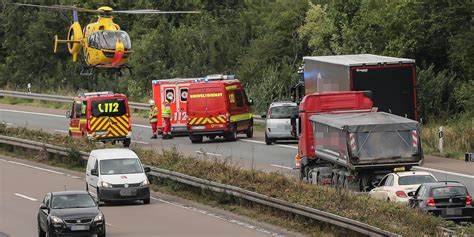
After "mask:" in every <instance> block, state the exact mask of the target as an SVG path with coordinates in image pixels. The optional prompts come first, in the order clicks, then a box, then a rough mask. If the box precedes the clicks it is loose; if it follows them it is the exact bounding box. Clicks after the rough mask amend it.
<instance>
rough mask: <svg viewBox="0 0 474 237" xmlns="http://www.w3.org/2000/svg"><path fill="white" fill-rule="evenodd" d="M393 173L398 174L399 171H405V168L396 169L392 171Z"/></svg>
mask: <svg viewBox="0 0 474 237" xmlns="http://www.w3.org/2000/svg"><path fill="white" fill-rule="evenodd" d="M393 171H394V172H400V171H405V167H404V166H402V167H396V168H394V169H393Z"/></svg>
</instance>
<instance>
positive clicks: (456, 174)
mask: <svg viewBox="0 0 474 237" xmlns="http://www.w3.org/2000/svg"><path fill="white" fill-rule="evenodd" d="M413 168H414V169H420V170H426V171H432V172H439V173H443V174H450V175H454V176H461V177H464V178H469V179H474V176H472V175H467V174H461V173H456V172H449V171H444V170H438V169H432V168H427V167H421V166H415V167H413Z"/></svg>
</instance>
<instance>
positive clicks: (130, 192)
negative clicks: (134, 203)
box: [120, 189, 137, 197]
mask: <svg viewBox="0 0 474 237" xmlns="http://www.w3.org/2000/svg"><path fill="white" fill-rule="evenodd" d="M136 195H137V191H136V190H132V189H122V190H120V196H122V197H130V196H136Z"/></svg>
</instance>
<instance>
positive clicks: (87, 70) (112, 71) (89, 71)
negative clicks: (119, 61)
mask: <svg viewBox="0 0 474 237" xmlns="http://www.w3.org/2000/svg"><path fill="white" fill-rule="evenodd" d="M122 68H126V69H128V72H129V73H130V75H132V74H133V71H132V67H131V66H129V65H126V64H124V65H120V66H118V67H117V66H109V65H97V66H82V69H81V76H93V75H94V74H95V73H96V71H97V69H99V70H104V71H107V74H108V75H109V76H114V77H121V76H122V75H123V74H122Z"/></svg>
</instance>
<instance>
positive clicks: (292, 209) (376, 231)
mask: <svg viewBox="0 0 474 237" xmlns="http://www.w3.org/2000/svg"><path fill="white" fill-rule="evenodd" d="M0 144H8V145H12V146H17V147H22V148H27V149H34V150H38V151H44V150H46V151H47V152H49V153H52V154H60V155H68V154H70V150H69V149H68V148H64V147H59V146H54V145H50V144H45V143H41V142H35V141H30V140H25V139H20V138H15V137H9V136H4V135H0ZM80 154H81V157H82V158H83V159H86V160H87V158H88V155H89V154H88V153H86V152H80ZM150 168H151V170H152V171H151V172H150V175H153V176H156V177H160V178H166V179H170V180H174V181H176V182H180V183H183V184H187V185H190V186H194V187H198V188H203V189H209V190H212V191H214V192H218V193H226V194H230V195H232V196H234V197H238V198H241V199H244V200H247V201H250V202H254V203H258V204H260V205H264V206H268V207H271V208H275V209H278V210H282V211H285V212H289V213H293V214H297V215H301V216H305V217H307V218H310V219H314V220H317V221H319V222H323V223H328V224H331V225H334V226H337V227H339V228H343V229H348V230H352V231H354V232H357V233H360V234H364V235H368V236H400V235H397V234H395V233H391V232H388V231H385V230H382V229H380V228H378V227H374V226H371V225H368V224H365V223H362V222H360V221H356V220H352V219H349V218H346V217H342V216H338V215H335V214H332V213H328V212H324V211H321V210H317V209H314V208H310V207H305V206H302V205H298V204H293V203H289V202H286V201H283V200H280V199H277V198H272V197H268V196H265V195H262V194H259V193H256V192H252V191H248V190H245V189H242V188H239V187H235V186H231V185H226V184H221V183H217V182H213V181H209V180H205V179H201V178H196V177H193V176H190V175H186V174H182V173H178V172H174V171H170V170H165V169H161V168H156V167H150Z"/></svg>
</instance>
